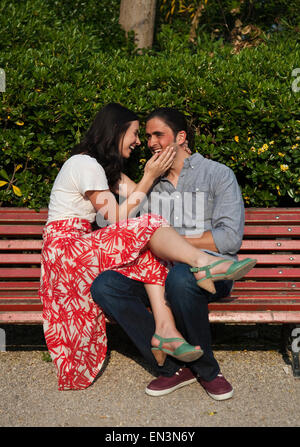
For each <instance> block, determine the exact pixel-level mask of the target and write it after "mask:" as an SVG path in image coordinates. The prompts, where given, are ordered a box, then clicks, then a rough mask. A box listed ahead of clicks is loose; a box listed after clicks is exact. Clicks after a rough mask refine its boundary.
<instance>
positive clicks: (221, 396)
mask: <svg viewBox="0 0 300 447" xmlns="http://www.w3.org/2000/svg"><path fill="white" fill-rule="evenodd" d="M205 391H206V390H205ZM206 392H207V394H208V395H209V396H210V397H211V398H212V399H214V400H226V399H230V398H231V397H232V396H233V390H231V391H229V392H228V393H224V394H212V393H209V392H208V391H206Z"/></svg>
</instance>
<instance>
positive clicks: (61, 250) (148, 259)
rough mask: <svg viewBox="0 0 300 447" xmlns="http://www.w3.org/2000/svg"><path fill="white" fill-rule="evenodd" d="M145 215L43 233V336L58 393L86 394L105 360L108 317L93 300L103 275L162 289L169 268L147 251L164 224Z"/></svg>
mask: <svg viewBox="0 0 300 447" xmlns="http://www.w3.org/2000/svg"><path fill="white" fill-rule="evenodd" d="M165 223H166V222H165V220H164V219H163V218H162V217H160V216H157V215H153V214H145V215H144V216H142V217H139V218H133V219H128V220H124V221H122V222H118V223H116V224H114V225H110V226H108V227H106V228H102V229H99V230H97V231H92V229H91V225H90V223H89V222H88V221H87V220H82V219H79V218H71V219H66V220H59V221H55V222H50V223H49V224H48V225H46V227H45V229H44V233H43V241H44V242H43V250H42V262H41V286H40V299H41V301H42V303H43V320H44V334H45V339H46V343H47V347H48V350H49V352H50V355H51V358H52V360H53V362H54V364H55V366H56V370H57V375H58V389H59V390H68V389H84V388H86V387H88V386H89V385H90V384H91V383H92V382H93V380H94V378H95V377H96V375H97V374H98V373H99V371H100V369H101V367H102V364H103V362H104V359H105V355H106V350H107V338H106V330H105V316H104V314H103V312H102V310H101V309H100V307H99V306H98V305H97V304H96V303H95V302H94V301H93V299H92V297H91V295H90V287H91V285H92V282H93V280H94V279H95V278H96V277H97V276H98V274H99V273H101V272H103V271H105V270H117V271H119V272H120V273H122V274H123V275H125V276H127V277H128V278H132V279H135V280H138V281H142V282H144V283H150V284H160V285H164V283H165V280H166V276H167V268H166V267H165V266H164V265H163V263H161V262H160V261H159V260H158V258H156V257H155V256H154V255H153V254H152V253H151V251H150V250H149V249H147V248H146V247H145V246H146V244H147V242H148V241H149V239H150V238H151V236H152V234H153V233H154V232H155V231H156V230H157V228H159V227H160V226H162V224H165Z"/></svg>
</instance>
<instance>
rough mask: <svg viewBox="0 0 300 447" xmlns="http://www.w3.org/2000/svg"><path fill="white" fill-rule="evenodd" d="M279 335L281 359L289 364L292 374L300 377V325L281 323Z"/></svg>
mask: <svg viewBox="0 0 300 447" xmlns="http://www.w3.org/2000/svg"><path fill="white" fill-rule="evenodd" d="M281 335H282V350H281V352H282V355H283V359H284V361H285V362H286V363H287V364H288V365H291V367H292V371H293V376H294V377H295V378H300V325H298V324H296V325H295V324H284V325H282V332H281Z"/></svg>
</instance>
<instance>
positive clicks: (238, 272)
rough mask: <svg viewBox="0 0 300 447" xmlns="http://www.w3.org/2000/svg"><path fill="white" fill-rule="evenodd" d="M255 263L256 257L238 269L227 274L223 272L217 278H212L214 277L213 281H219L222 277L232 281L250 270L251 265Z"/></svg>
mask: <svg viewBox="0 0 300 447" xmlns="http://www.w3.org/2000/svg"><path fill="white" fill-rule="evenodd" d="M256 263H257V261H256V259H253V260H252V261H251V262H249V263H248V264H246V265H244V266H243V267H241V268H240V269H238V270H236V271H235V272H234V273H231V274H229V275H225V274H224V275H223V276H218V277H217V278H214V279H215V281H220V280H223V279H231V280H233V281H236V280H238V279H241V278H242V277H243V276H245V275H246V274H247V273H248V272H250V270H251V269H253V267H254V266H255V264H256Z"/></svg>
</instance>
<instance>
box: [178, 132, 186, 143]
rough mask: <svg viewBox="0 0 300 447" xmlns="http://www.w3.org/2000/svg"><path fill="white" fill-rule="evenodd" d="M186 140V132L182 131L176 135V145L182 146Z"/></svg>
mask: <svg viewBox="0 0 300 447" xmlns="http://www.w3.org/2000/svg"><path fill="white" fill-rule="evenodd" d="M185 140H186V132H185V131H184V130H181V131H180V132H178V134H177V135H176V143H178V144H182V143H184V142H185Z"/></svg>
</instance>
